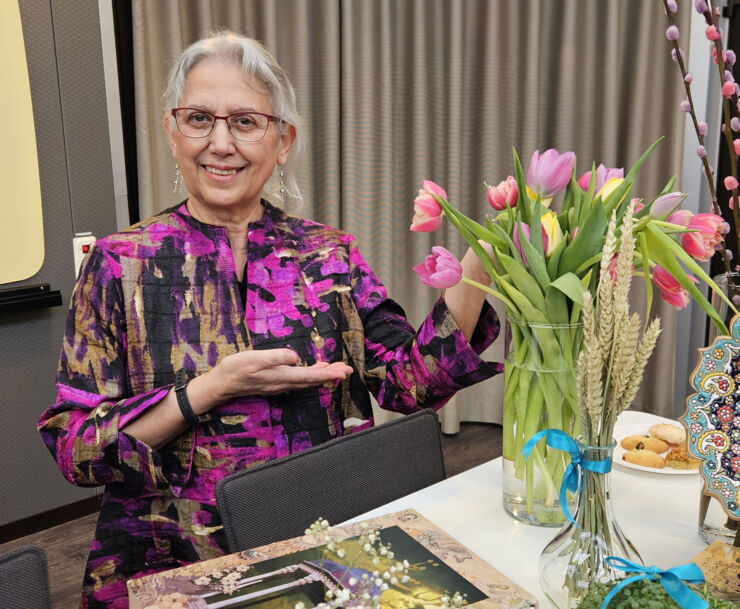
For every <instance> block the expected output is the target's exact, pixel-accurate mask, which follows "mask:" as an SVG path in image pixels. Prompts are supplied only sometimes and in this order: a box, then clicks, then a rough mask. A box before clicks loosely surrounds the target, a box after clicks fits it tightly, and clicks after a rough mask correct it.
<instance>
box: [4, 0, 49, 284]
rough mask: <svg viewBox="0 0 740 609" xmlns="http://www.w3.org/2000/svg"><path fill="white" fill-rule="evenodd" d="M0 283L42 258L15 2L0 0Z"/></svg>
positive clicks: (33, 269) (22, 274) (29, 270)
mask: <svg viewBox="0 0 740 609" xmlns="http://www.w3.org/2000/svg"><path fill="white" fill-rule="evenodd" d="M0 83H2V85H3V94H2V95H0V142H2V145H0V284H3V283H10V282H13V281H22V280H24V279H28V278H29V277H31V276H32V275H35V274H36V273H37V272H38V271H39V269H41V265H42V264H43V262H44V227H43V219H42V212H41V185H40V182H39V163H38V155H37V153H36V133H35V131H34V124H33V107H32V105H31V86H30V84H29V80H28V65H27V63H26V50H25V46H24V44H23V29H22V28H21V15H20V10H19V8H18V3H17V2H15V1H11V2H7V1H3V2H0Z"/></svg>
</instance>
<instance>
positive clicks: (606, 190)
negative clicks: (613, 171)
mask: <svg viewBox="0 0 740 609" xmlns="http://www.w3.org/2000/svg"><path fill="white" fill-rule="evenodd" d="M622 182H624V178H611V179H609V180H607V182H606V184H604V185H603V186H602V187H601V190H600V191H599V192H597V193H596V196H597V197H601V200H602V201H606V200H607V199H608V198H609V195H611V194H612V193H613V192H614V191H615V190H616V189H617V188H618V187H619V185H620V184H621V183H622ZM595 198H596V197H594V199H595Z"/></svg>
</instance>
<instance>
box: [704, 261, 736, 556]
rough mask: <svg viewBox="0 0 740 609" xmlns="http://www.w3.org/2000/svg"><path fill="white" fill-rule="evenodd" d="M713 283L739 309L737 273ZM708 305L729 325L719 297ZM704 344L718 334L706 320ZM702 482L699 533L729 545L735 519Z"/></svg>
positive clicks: (729, 316) (730, 313)
mask: <svg viewBox="0 0 740 609" xmlns="http://www.w3.org/2000/svg"><path fill="white" fill-rule="evenodd" d="M713 279H714V282H715V283H716V284H717V285H718V286H719V287H720V289H721V290H722V292H723V293H724V294H725V295H726V296H727V297H728V298H729V299H730V300H731V301H732V302H733V303H734V304H735V306H736V307H737V308H738V309H740V273H730V275H729V277H728V275H727V274H726V273H723V274H722V275H717V276H716V277H713ZM711 302H712V306H713V307H714V308H715V310H716V311H717V313H718V314H719V316H720V318H721V319H722V321H724V322H725V325H726V326H727V327H728V328H729V327H730V322H731V320H732V318H733V316H734V312H733V311H732V309H730V307H729V306H728V305H727V303H726V302H725V301H724V300H723V299H722V298H720V296H719V295H718V294H716V293H714V292H712V297H711ZM707 334H708V336H707V339H708V340H707V345H711V344H712V343H713V342H714V340H715V339H716V338H717V336H719V331H718V330H717V326H715V325H714V324H713V323H711V322H710V323H709V331H708V333H707ZM702 489H703V481H700V487H699V535H700V537H701V538H702V539H703V540H704V541H705V542H706V543H708V544H709V543H712V542H714V541H723V542H725V543H728V544H732V543H733V541H734V539H735V538H736V537H737V535H738V521H737V520H732V519H731V518H728V517H727V513H726V512H725V511H724V509H723V508H722V505H721V504H720V502H719V501H718V500H717V499H716V498H714V497H710V496H709V495H705V494H704V493H703V492H702Z"/></svg>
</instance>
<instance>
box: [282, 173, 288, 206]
mask: <svg viewBox="0 0 740 609" xmlns="http://www.w3.org/2000/svg"><path fill="white" fill-rule="evenodd" d="M287 195H288V189H287V188H285V172H284V171H283V167H282V165H281V166H280V198H282V200H283V202H285V199H286V197H287Z"/></svg>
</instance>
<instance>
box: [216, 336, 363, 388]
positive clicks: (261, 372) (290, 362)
mask: <svg viewBox="0 0 740 609" xmlns="http://www.w3.org/2000/svg"><path fill="white" fill-rule="evenodd" d="M298 363H299V358H298V354H297V353H296V352H295V351H292V350H291V349H265V350H250V351H240V352H239V353H234V354H232V355H229V356H227V357H225V358H224V359H223V360H221V362H220V363H219V364H218V365H217V366H216V367H215V368H213V369H212V370H210V371H209V372H208V373H206V374H205V375H203V376H210V377H211V378H210V379H209V382H210V383H212V387H213V392H214V393H213V394H212V395H218V396H221V398H222V399H223V401H226V400H229V399H232V398H236V397H240V396H244V395H276V394H279V393H285V392H286V391H296V390H300V389H308V388H309V387H316V386H318V385H323V384H324V383H332V382H334V383H336V382H339V381H342V380H344V379H345V378H346V377H347V376H349V375H350V374H352V368H351V367H350V366H348V365H347V364H345V363H344V362H334V363H331V364H330V363H328V362H318V363H316V364H313V365H312V366H300V365H297V364H298Z"/></svg>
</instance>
